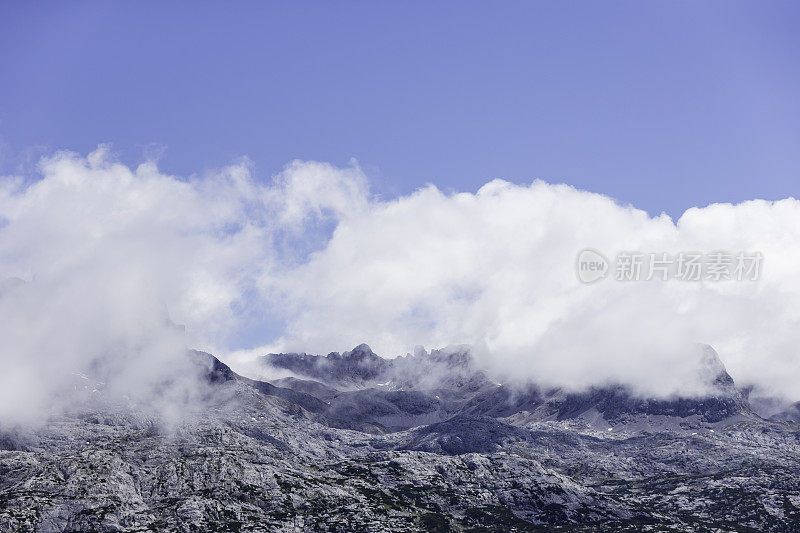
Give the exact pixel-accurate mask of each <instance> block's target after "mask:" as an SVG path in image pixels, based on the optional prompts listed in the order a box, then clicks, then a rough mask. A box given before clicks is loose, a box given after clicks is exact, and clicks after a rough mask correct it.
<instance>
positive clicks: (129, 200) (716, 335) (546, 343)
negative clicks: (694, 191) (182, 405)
mask: <svg viewBox="0 0 800 533" xmlns="http://www.w3.org/2000/svg"><path fill="white" fill-rule="evenodd" d="M40 171H41V175H40V176H36V177H34V178H30V177H28V178H25V177H10V176H7V177H4V178H0V279H2V280H6V281H4V282H3V284H2V287H0V338H2V346H1V347H0V350H2V352H0V363H2V365H3V368H4V372H3V373H2V374H0V395H2V397H0V405H3V406H6V407H4V408H3V409H2V410H0V419H2V417H4V416H6V417H8V416H11V414H13V413H12V412H13V411H15V410H16V408H14V407H8V406H10V405H26V406H36V405H40V404H44V403H46V402H47V401H48V399H49V398H51V397H52V394H53V391H55V390H57V389H58V388H59V387H60V386H61V387H63V386H67V385H68V383H69V380H68V379H67V378H66V377H65V376H69V375H71V373H72V372H85V371H94V372H95V373H98V372H99V373H100V374H102V375H103V376H104V378H105V379H107V380H108V386H109V387H110V388H113V387H115V386H116V387H118V388H119V390H121V391H129V390H131V389H141V388H142V384H146V383H149V382H150V380H151V378H152V376H153V375H155V374H158V373H160V372H163V369H164V367H165V364H166V363H165V362H168V361H171V360H174V359H175V357H176V354H179V353H181V352H182V351H183V349H184V348H185V347H186V346H187V345H188V346H192V347H199V348H205V349H208V350H213V351H215V352H216V353H220V354H222V355H223V356H224V355H225V354H228V355H229V356H231V358H232V359H233V360H236V356H237V355H238V357H241V356H242V355H243V354H245V353H247V352H246V351H241V350H239V351H237V352H236V353H231V352H233V351H234V349H239V348H242V347H243V339H245V340H246V341H247V342H245V343H244V345H245V346H246V345H247V344H248V343H249V344H250V346H252V347H253V349H252V351H251V352H250V353H263V352H266V351H307V352H322V353H327V352H329V351H332V350H336V351H341V350H345V349H349V348H351V347H352V346H355V345H357V344H359V343H361V342H368V343H369V344H370V345H371V346H372V347H373V348H374V349H375V350H376V351H377V352H378V353H380V354H382V355H388V356H392V355H399V354H403V353H406V352H408V351H411V350H412V349H413V347H414V346H415V345H418V344H423V345H425V346H428V347H440V346H445V345H449V344H456V343H458V344H462V343H466V344H471V345H473V347H474V352H475V355H476V357H477V358H478V359H479V361H481V362H482V363H483V364H485V365H486V366H489V367H491V368H493V369H494V370H495V371H497V372H499V373H501V374H506V375H508V376H510V377H515V378H517V379H532V380H536V381H539V382H542V383H546V384H553V385H560V386H568V387H576V388H580V387H585V386H588V385H591V384H598V383H604V382H623V383H628V384H630V385H632V386H633V387H635V388H636V389H637V390H640V391H642V393H645V394H669V393H672V392H675V391H683V392H692V387H693V383H692V376H693V375H694V374H695V373H696V370H697V364H698V361H697V357H696V350H694V349H693V348H692V347H693V346H694V345H695V343H698V342H700V343H708V344H711V345H712V346H714V347H715V348H716V349H717V351H718V352H719V353H720V356H721V357H722V359H723V360H724V362H725V364H726V365H727V367H728V369H729V371H730V372H731V374H733V376H734V378H736V379H737V381H739V382H740V383H743V384H752V385H754V386H758V387H760V388H762V389H763V390H765V391H769V392H771V393H776V394H782V395H785V396H787V397H789V398H792V399H800V393H798V392H796V387H795V385H794V384H795V383H797V382H798V379H800V364H798V360H799V358H798V349H797V346H799V345H800V342H799V341H800V328H799V327H798V326H799V325H800V324H798V322H799V321H800V281H798V276H797V275H796V272H795V271H796V265H799V264H800V246H799V244H800V204H799V203H798V201H796V200H794V199H786V200H781V201H779V202H767V201H761V200H754V201H750V202H745V203H742V204H738V205H730V204H717V205H711V206H708V207H704V208H693V209H690V210H688V211H687V212H686V213H684V214H683V216H682V217H681V218H680V219H679V220H678V221H677V222H673V221H672V220H671V219H670V218H669V217H667V216H666V215H662V216H659V217H650V216H648V215H647V214H646V213H645V212H643V211H641V210H638V209H635V208H634V207H631V206H620V205H618V204H616V203H615V202H614V201H613V200H612V199H610V198H608V197H605V196H603V195H600V194H594V193H589V192H586V191H581V190H577V189H575V188H572V187H569V186H566V185H551V184H548V183H545V182H541V181H536V182H533V183H532V184H530V185H524V186H523V185H514V184H511V183H508V182H505V181H502V180H495V181H491V182H489V183H487V184H486V185H485V186H483V187H482V188H481V189H480V190H479V191H477V192H476V193H474V194H473V193H452V194H447V193H444V192H442V191H440V190H438V189H437V188H436V187H434V186H433V185H430V186H428V187H425V188H423V189H421V190H418V191H416V192H415V193H413V194H410V195H408V196H403V197H399V198H395V199H390V200H383V199H380V198H376V197H374V196H372V195H371V194H370V192H369V187H368V181H367V179H366V177H365V176H364V175H363V173H362V172H361V171H360V169H359V168H358V166H357V165H356V164H355V163H354V164H353V165H351V166H350V167H347V168H336V167H333V166H331V165H328V164H324V163H316V162H293V163H290V164H289V165H287V167H286V168H285V169H283V171H282V172H280V173H279V174H277V175H276V176H274V177H273V178H272V180H270V181H269V182H263V181H260V180H257V179H255V178H254V177H253V169H252V168H251V165H250V164H249V163H248V162H246V161H244V162H242V163H240V164H236V165H232V166H230V167H228V168H225V169H222V170H220V171H219V172H215V173H211V174H209V175H207V176H199V177H198V176H192V177H189V178H180V177H176V176H169V175H166V174H163V173H161V172H159V170H158V169H157V166H156V165H155V164H154V163H152V162H146V163H143V164H142V165H140V166H139V167H137V168H135V169H132V168H129V167H126V166H125V165H122V164H120V163H117V162H115V161H114V159H113V157H111V156H110V155H109V153H108V151H107V150H106V149H104V148H102V147H101V148H100V149H98V150H97V151H95V152H93V153H92V154H89V155H88V156H87V157H81V156H78V155H76V154H72V153H58V154H55V155H53V156H51V157H49V158H46V159H44V160H43V161H42V162H41V164H40ZM586 247H591V248H594V249H597V250H600V251H602V252H603V253H605V254H606V255H607V256H608V257H612V256H614V255H615V254H617V253H618V252H621V251H626V250H627V251H630V250H638V251H642V252H666V253H671V254H675V253H678V252H680V251H692V250H697V251H702V252H712V251H716V250H728V251H732V252H738V251H759V252H761V253H762V254H763V257H764V262H763V265H762V275H761V279H760V280H758V281H752V282H735V281H728V282H714V283H711V282H680V281H676V280H668V281H648V282H645V281H642V282H628V283H623V282H618V281H615V280H612V279H607V280H603V281H601V282H598V283H596V284H592V285H585V284H582V283H580V282H579V280H578V278H577V276H576V272H575V259H576V256H577V253H578V252H579V251H580V250H582V249H583V248H586ZM176 324H181V325H185V331H183V330H182V329H181V328H178V327H176ZM10 402H11V403H10Z"/></svg>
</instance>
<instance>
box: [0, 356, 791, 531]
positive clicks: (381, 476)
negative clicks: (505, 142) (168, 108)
mask: <svg viewBox="0 0 800 533" xmlns="http://www.w3.org/2000/svg"><path fill="white" fill-rule="evenodd" d="M190 356H191V357H192V358H193V361H195V363H196V364H197V366H198V368H199V370H200V372H199V375H200V376H201V384H200V385H199V387H200V390H201V392H202V394H201V398H202V400H201V401H197V402H193V403H189V404H186V405H184V406H183V407H182V410H181V413H180V416H178V417H176V416H174V413H171V414H169V413H165V412H164V411H162V410H159V409H156V408H153V407H148V406H147V405H143V404H133V403H130V402H128V403H126V402H124V401H119V400H118V399H114V398H110V397H109V398H106V397H104V396H103V395H102V394H100V395H98V394H90V395H88V396H87V397H86V398H85V399H84V401H82V402H81V403H78V404H75V405H73V406H71V407H70V408H69V409H68V410H65V411H64V412H62V413H58V414H56V415H54V416H53V417H52V418H51V419H50V420H49V421H48V423H47V424H46V425H44V426H41V427H37V428H27V429H26V428H10V427H0V531H47V532H50V531H58V532H62V531H164V530H166V531H342V532H344V531H376V532H377V531H420V530H425V531H536V530H546V531H797V528H798V524H800V475H799V474H800V425H798V424H797V423H796V422H794V421H792V420H781V421H768V420H764V419H762V418H760V417H758V416H756V415H755V414H753V413H752V412H751V411H750V409H749V406H748V404H747V400H746V398H745V397H744V396H742V395H741V394H740V393H739V392H738V391H737V389H736V387H735V384H734V383H733V380H731V379H730V376H727V373H724V374H722V372H724V368H722V372H720V371H719V368H718V367H717V365H716V362H714V361H711V363H713V364H710V365H709V368H712V369H713V370H714V371H713V372H711V373H710V375H711V379H712V381H713V383H714V387H713V388H712V389H711V393H710V394H709V396H708V397H704V398H672V399H641V398H637V397H635V396H634V395H632V394H631V393H630V392H629V391H628V390H627V389H625V388H623V387H606V388H601V389H594V390H590V391H584V392H566V391H560V390H542V389H540V388H538V387H535V386H529V387H520V388H511V387H509V386H502V385H497V384H495V383H494V382H492V381H491V380H490V379H488V378H487V377H486V376H485V375H484V374H483V373H482V372H479V371H478V370H475V369H473V368H472V366H471V364H472V363H471V361H470V360H469V357H468V354H466V353H459V354H458V355H453V352H450V353H435V354H434V353H432V354H423V353H419V354H415V355H413V356H408V357H406V358H401V359H400V360H399V361H398V360H383V359H381V358H379V357H378V356H376V355H375V354H373V353H372V352H371V350H368V348H365V347H363V346H362V347H359V348H357V349H356V350H353V352H348V353H347V354H342V355H336V356H327V357H322V358H319V357H317V358H314V357H316V356H307V355H281V356H279V357H277V356H276V357H271V360H272V361H278V362H280V364H283V365H284V368H289V367H292V368H294V369H303V370H304V372H299V371H298V372H297V374H298V376H304V377H298V378H288V379H284V380H280V381H279V382H278V383H266V382H261V381H255V380H251V379H248V378H246V377H243V376H240V375H238V374H236V373H235V372H233V371H232V370H231V369H230V368H228V367H227V366H226V365H224V364H223V363H221V362H220V361H218V360H217V359H216V358H214V357H213V356H211V355H209V354H204V353H202V352H193V353H192V354H190ZM294 359H296V360H294ZM322 361H325V362H322ZM417 365H419V366H417ZM419 369H422V370H419ZM725 376H727V378H726V377H725ZM315 377H316V378H317V379H316V380H315V379H313V378H315ZM309 378H311V379H309Z"/></svg>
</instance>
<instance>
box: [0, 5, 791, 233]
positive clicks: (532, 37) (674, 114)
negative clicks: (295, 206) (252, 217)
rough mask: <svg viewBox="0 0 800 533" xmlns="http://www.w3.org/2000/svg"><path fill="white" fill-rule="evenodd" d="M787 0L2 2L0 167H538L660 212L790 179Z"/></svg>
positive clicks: (389, 183) (409, 185)
mask: <svg viewBox="0 0 800 533" xmlns="http://www.w3.org/2000/svg"><path fill="white" fill-rule="evenodd" d="M799 26H800V4H798V3H797V2H779V1H770V2H762V1H759V2H755V1H754V2H732V1H706V2H684V1H672V2H641V1H631V2H585V3H583V2H548V3H545V2H501V3H488V2H475V3H470V2H466V3H465V2H458V3H448V2H434V3H422V2H403V3H399V2H398V3H395V4H389V3H387V2H381V3H373V2H319V3H316V2H308V3H288V2H287V3H278V2H274V3H269V2H258V3H222V2H218V3H217V2H213V3H212V2H208V3H189V2H157V3H155V2H154V3H143V2H127V3H114V2H97V3H94V2H69V3H68V2H57V3H47V2H35V3H34V2H3V4H2V6H0V171H2V172H3V173H4V174H8V173H14V172H27V171H29V169H30V168H31V167H32V164H33V163H34V162H35V161H36V160H37V159H38V157H39V156H40V155H41V154H43V153H49V152H51V151H53V150H56V149H64V148H66V149H71V150H76V151H78V152H81V153H83V154H85V153H88V152H89V151H91V150H93V149H94V148H95V147H96V146H97V145H98V144H99V143H111V144H112V146H113V148H114V150H115V151H117V152H118V153H119V156H120V157H121V158H122V159H123V161H126V162H130V163H135V162H137V161H140V160H142V158H143V157H145V154H151V155H152V154H158V153H161V157H160V166H161V168H162V169H163V170H164V171H166V172H171V173H175V174H180V175H187V174H191V173H201V172H203V171H204V170H205V169H211V168H217V167H220V166H223V165H225V164H228V163H230V162H231V161H234V160H236V159H237V158H239V157H241V156H245V155H246V156H248V157H250V158H251V159H252V160H253V162H254V164H255V168H256V173H257V174H258V176H259V177H260V178H261V179H264V180H268V179H269V178H270V176H271V175H273V174H274V173H276V172H277V171H279V170H280V169H281V168H282V167H283V165H284V164H285V163H286V162H288V161H290V160H292V159H295V158H301V159H314V160H321V161H328V162H332V163H334V164H339V165H342V164H346V163H347V161H348V160H349V159H350V158H351V157H354V158H356V159H357V160H358V161H359V162H360V164H361V166H362V168H363V169H364V170H365V171H366V173H367V174H368V175H369V176H370V178H371V181H372V187H373V190H374V191H375V192H377V193H378V194H380V195H382V196H383V197H384V198H391V197H394V196H397V195H401V194H405V193H408V192H409V191H412V190H414V189H416V188H418V187H420V186H421V185H423V184H424V183H426V182H432V183H435V184H436V185H437V186H439V187H440V188H442V189H444V190H450V189H456V190H465V191H474V190H475V189H476V188H478V187H479V186H480V185H482V184H483V183H485V182H486V181H488V180H489V179H491V178H497V177H499V178H505V179H508V180H511V181H514V182H517V183H525V182H529V181H530V180H531V179H533V178H541V179H544V180H547V181H551V182H566V183H569V184H571V185H575V186H577V187H579V188H583V189H588V190H591V191H597V192H602V193H605V194H608V195H611V196H613V197H614V198H616V199H617V200H618V201H620V202H622V203H632V204H634V205H636V206H637V207H641V208H644V209H646V210H648V211H649V212H650V213H651V214H657V213H660V212H661V211H666V212H667V213H668V214H670V215H672V216H673V217H675V216H678V215H680V214H681V213H682V212H683V211H684V210H685V209H686V208H688V207H691V206H694V205H705V204H708V203H710V202H717V201H722V202H730V201H732V202H737V201H742V200H746V199H751V198H756V197H759V198H767V199H778V198H782V197H786V196H792V195H794V196H796V195H797V183H798V182H799V181H800V180H798V178H800V150H798V147H800V96H798V95H800V31H798V30H799V29H800V28H799Z"/></svg>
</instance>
